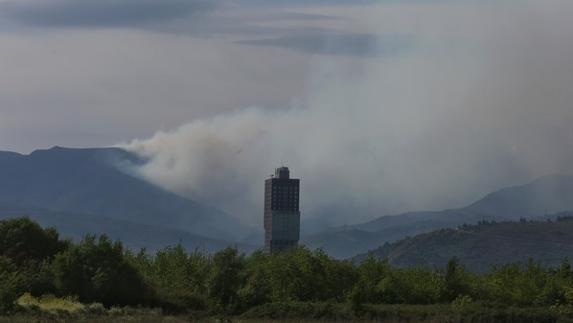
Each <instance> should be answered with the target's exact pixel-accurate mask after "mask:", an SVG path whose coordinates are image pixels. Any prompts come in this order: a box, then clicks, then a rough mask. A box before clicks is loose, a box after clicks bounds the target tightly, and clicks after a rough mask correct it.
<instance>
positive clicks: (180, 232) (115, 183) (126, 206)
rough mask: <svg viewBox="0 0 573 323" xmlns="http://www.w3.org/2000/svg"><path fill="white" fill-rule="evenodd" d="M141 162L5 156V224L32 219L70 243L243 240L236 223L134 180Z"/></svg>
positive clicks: (1, 206) (1, 212)
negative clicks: (93, 237)
mask: <svg viewBox="0 0 573 323" xmlns="http://www.w3.org/2000/svg"><path fill="white" fill-rule="evenodd" d="M142 162H144V161H143V160H141V159H140V158H138V157H137V156H136V155H134V154H131V153H129V152H126V151H125V150H122V149H119V148H97V149H69V148H60V147H54V148H52V149H48V150H37V151H34V152H33V153H31V154H29V155H20V154H17V153H12V152H0V218H6V217H9V216H17V215H23V214H29V215H30V217H32V218H35V219H37V220H39V221H40V223H42V224H48V225H53V226H56V227H58V228H59V229H61V230H62V232H64V233H65V234H67V235H70V236H78V235H83V234H85V233H88V232H102V233H103V232H106V233H114V234H110V235H111V236H112V237H114V238H119V239H122V240H124V239H125V240H126V241H129V244H131V245H135V246H144V245H145V244H149V247H158V246H159V245H161V244H164V243H165V244H174V243H177V242H178V239H179V240H188V241H189V243H188V244H187V246H188V247H194V246H196V247H205V245H209V247H208V249H216V248H217V247H224V246H225V245H228V244H232V243H223V240H227V241H235V240H236V239H238V238H240V235H241V234H242V233H244V231H245V229H244V228H243V227H242V225H241V224H240V222H239V221H238V220H236V219H235V218H233V217H231V216H229V215H227V214H225V213H223V212H221V211H219V210H217V209H215V208H213V207H210V206H206V205H203V204H201V203H198V202H195V201H192V200H189V199H186V198H183V197H180V196H178V195H176V194H173V193H171V192H168V191H165V190H164V189H162V188H159V187H157V186H155V185H153V184H150V183H148V182H146V181H144V180H142V179H140V178H138V177H137V176H135V174H130V172H129V169H130V168H129V165H132V164H137V163H142ZM119 228H121V229H119ZM144 233H145V234H144ZM137 236H139V237H140V239H141V241H140V242H139V243H136V240H137V239H136V237H137Z"/></svg>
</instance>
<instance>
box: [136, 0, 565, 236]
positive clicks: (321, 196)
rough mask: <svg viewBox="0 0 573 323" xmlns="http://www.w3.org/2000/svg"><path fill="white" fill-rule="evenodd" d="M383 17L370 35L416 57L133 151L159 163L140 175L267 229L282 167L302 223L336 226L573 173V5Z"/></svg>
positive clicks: (330, 74) (498, 5)
mask: <svg viewBox="0 0 573 323" xmlns="http://www.w3.org/2000/svg"><path fill="white" fill-rule="evenodd" d="M376 8H377V9H376V10H378V11H376V10H374V9H372V8H370V9H368V10H366V11H368V12H369V14H368V15H366V16H365V17H364V19H366V20H368V21H369V24H370V26H372V27H371V28H372V29H373V30H372V31H373V32H376V33H379V34H384V33H385V32H386V31H387V29H388V30H389V31H390V32H395V31H398V32H407V33H409V34H411V35H412V36H413V37H414V38H415V39H416V43H417V45H416V46H415V48H414V49H412V50H411V52H409V53H407V54H401V55H399V56H395V57H382V58H376V57H374V58H367V59H364V58H360V59H358V58H356V59H352V58H337V57H326V56H317V57H316V59H315V60H316V63H315V64H314V69H313V70H312V71H310V72H309V80H308V87H307V88H308V91H307V93H306V94H305V95H304V96H303V97H302V98H299V100H298V101H297V102H298V103H296V104H292V105H291V106H289V107H287V108H285V109H283V110H280V111H277V110H270V109H265V108H248V109H242V110H237V111H236V112H234V113H230V114H225V115H220V116H217V117H214V118H211V119H205V120H194V121H192V122H190V123H188V124H186V125H183V126H181V127H180V128H178V129H175V130H173V131H163V132H159V133H157V134H155V135H154V136H153V137H151V138H150V139H145V140H136V141H133V142H132V143H130V144H129V145H127V147H128V148H129V149H131V150H133V151H135V152H138V153H139V154H141V155H144V156H147V157H150V158H151V159H150V162H149V163H148V164H146V165H145V166H143V167H142V168H141V169H139V171H140V172H141V174H142V175H143V176H145V177H146V178H148V179H150V180H152V181H153V182H155V183H158V184H159V185H162V186H164V187H166V188H168V189H170V190H173V191H176V192H178V193H180V194H182V195H185V196H189V197H191V198H195V199H199V200H203V201H207V202H209V203H211V204H213V205H215V206H217V207H219V208H221V209H223V210H225V211H227V212H229V213H231V214H235V215H237V216H240V217H241V218H242V219H244V220H245V222H247V223H251V224H254V225H259V224H260V223H261V221H262V219H261V216H262V213H261V212H262V211H261V203H262V189H263V188H262V181H263V180H264V178H265V177H267V176H268V175H269V174H270V173H271V172H272V171H273V169H274V167H277V166H280V165H281V164H283V163H284V164H285V165H287V166H289V167H290V168H291V173H292V174H293V175H294V176H297V177H301V178H302V201H301V203H302V209H303V213H304V217H306V219H307V220H308V219H312V220H313V223H314V224H315V225H321V226H329V225H340V224H344V223H355V222H358V221H362V220H365V219H368V218H372V217H375V216H381V215H385V214H388V213H395V212H401V211H408V210H414V209H441V208H447V207H456V206H462V205H464V204H466V203H470V202H472V201H473V200H476V199H478V198H480V197H481V195H483V194H485V193H487V192H489V191H491V190H494V189H497V188H500V187H503V186H507V185H512V184H518V183H523V182H527V181H529V180H530V179H532V178H534V177H536V176H541V175H545V174H551V173H571V172H573V88H572V87H573V28H572V27H571V24H570V23H569V21H570V16H571V13H573V11H572V9H573V4H571V3H570V2H567V1H531V2H525V1H523V2H514V1H506V2H503V1H500V2H495V3H493V2H489V1H486V2H482V3H480V4H472V3H471V2H470V3H465V2H464V3H463V4H452V3H450V2H445V3H442V4H429V5H421V4H420V5H417V4H410V5H396V4H391V5H386V6H380V7H376ZM373 12H378V13H379V16H377V15H376V14H373ZM387 12H390V13H391V14H393V15H394V16H393V18H392V19H390V22H388V20H384V19H382V17H386V15H387ZM277 77H279V76H277ZM222 95H224V93H223V94H222ZM310 230H312V228H311V229H310Z"/></svg>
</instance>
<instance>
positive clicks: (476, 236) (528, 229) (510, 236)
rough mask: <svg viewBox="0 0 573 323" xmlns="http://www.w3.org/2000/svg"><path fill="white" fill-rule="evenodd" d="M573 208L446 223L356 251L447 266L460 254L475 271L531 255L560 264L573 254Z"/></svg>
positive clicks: (399, 262) (403, 263)
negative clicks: (538, 216) (547, 214)
mask: <svg viewBox="0 0 573 323" xmlns="http://www.w3.org/2000/svg"><path fill="white" fill-rule="evenodd" d="M572 215H573V213H570V212H569V213H563V214H560V215H558V216H555V217H554V218H558V220H557V221H548V220H549V219H547V220H546V221H533V222H528V221H523V220H522V221H519V222H500V223H491V222H490V223H488V222H486V223H480V224H479V225H465V226H462V227H460V228H457V229H441V230H438V231H433V232H430V233H424V234H420V235H417V236H415V237H412V238H406V239H403V240H400V241H397V242H394V243H391V244H385V245H384V246H382V247H380V248H377V249H376V250H373V251H371V252H369V253H367V254H362V255H359V256H356V257H355V258H354V261H356V262H360V261H362V260H364V259H365V257H367V256H368V255H371V256H374V257H376V258H380V259H387V260H388V261H389V263H390V264H392V265H393V266H397V267H411V266H427V267H437V268H444V266H445V265H446V264H447V262H448V260H449V259H451V258H452V257H454V256H456V257H458V258H459V260H460V262H461V263H462V264H464V265H465V266H466V267H467V268H468V269H470V270H472V271H486V270H489V269H491V267H492V266H494V265H503V264H508V263H515V262H521V263H525V262H527V261H528V260H529V259H530V258H531V259H534V260H535V261H537V262H540V263H541V264H543V265H547V266H558V265H559V264H560V263H561V262H562V261H563V260H565V259H568V260H571V259H573V248H572V247H573V217H571V216H572Z"/></svg>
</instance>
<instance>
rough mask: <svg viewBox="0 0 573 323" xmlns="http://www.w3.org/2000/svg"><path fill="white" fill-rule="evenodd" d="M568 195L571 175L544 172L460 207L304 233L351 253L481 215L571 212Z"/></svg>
mask: <svg viewBox="0 0 573 323" xmlns="http://www.w3.org/2000/svg"><path fill="white" fill-rule="evenodd" d="M571 196H573V177H571V176H566V175H551V176H544V177H541V178H538V179H536V180H534V181H532V182H530V183H527V184H525V185H519V186H514V187H508V188H504V189H501V190H498V191H496V192H493V193H491V194H488V195H486V196H485V197H483V198H482V199H480V200H478V201H477V202H475V203H472V204H471V205H468V206H466V207H463V208H457V209H448V210H443V211H437V212H426V211H424V212H408V213H403V214H399V215H393V216H382V217H380V218H378V219H375V220H373V221H370V222H367V223H362V224H357V225H352V226H347V227H341V228H334V229H330V230H328V231H325V232H322V233H318V234H314V235H311V236H307V237H304V242H305V244H306V245H308V246H311V247H313V248H323V249H324V250H326V251H327V252H328V253H329V254H330V255H332V256H335V257H338V258H350V257H353V256H355V255H356V254H358V253H365V252H367V251H368V250H372V249H374V248H377V247H378V246H380V245H383V244H384V243H386V242H395V241H397V240H401V239H403V238H405V237H407V236H410V237H412V236H415V235H418V234H421V233H427V232H431V231H434V230H438V229H443V228H456V227H457V226H460V225H463V224H476V223H478V222H479V221H483V220H486V221H498V222H500V221H515V220H519V219H520V218H527V219H535V218H539V217H543V216H545V215H546V214H553V213H559V212H566V211H572V210H573V199H571Z"/></svg>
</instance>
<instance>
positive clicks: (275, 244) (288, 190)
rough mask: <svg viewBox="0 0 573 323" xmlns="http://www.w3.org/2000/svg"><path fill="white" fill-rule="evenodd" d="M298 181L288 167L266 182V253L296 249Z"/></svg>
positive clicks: (276, 171) (298, 214) (281, 169)
mask: <svg viewBox="0 0 573 323" xmlns="http://www.w3.org/2000/svg"><path fill="white" fill-rule="evenodd" d="M299 191H300V179H293V178H290V172H289V169H288V168H287V167H280V168H277V169H275V175H274V176H271V178H268V179H267V180H265V219H264V223H265V250H266V251H268V252H277V251H282V250H286V249H288V248H291V247H295V246H297V245H298V240H299V238H300V209H299Z"/></svg>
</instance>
